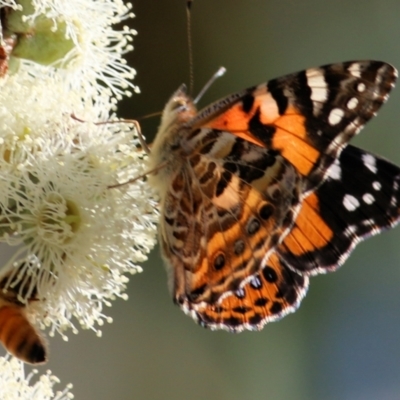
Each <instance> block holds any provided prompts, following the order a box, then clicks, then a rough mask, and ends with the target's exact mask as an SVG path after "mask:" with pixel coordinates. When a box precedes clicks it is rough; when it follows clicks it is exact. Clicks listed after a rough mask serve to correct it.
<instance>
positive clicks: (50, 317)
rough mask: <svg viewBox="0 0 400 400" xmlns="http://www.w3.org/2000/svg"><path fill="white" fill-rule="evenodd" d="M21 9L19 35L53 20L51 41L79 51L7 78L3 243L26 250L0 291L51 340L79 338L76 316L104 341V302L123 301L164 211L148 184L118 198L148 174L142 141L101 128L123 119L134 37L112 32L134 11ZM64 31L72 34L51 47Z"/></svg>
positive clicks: (61, 3) (0, 196) (0, 192)
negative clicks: (68, 333) (119, 104)
mask: <svg viewBox="0 0 400 400" xmlns="http://www.w3.org/2000/svg"><path fill="white" fill-rule="evenodd" d="M10 1H11V0H10ZM4 4H5V3H4V2H0V5H4ZM7 4H8V5H10V4H11V3H9V2H8V3H7ZM13 4H14V8H15V9H16V10H17V9H19V6H17V5H16V4H15V3H12V4H11V5H13ZM18 4H23V5H24V8H23V12H22V16H19V15H17V17H18V18H17V17H15V18H16V22H15V24H16V26H17V27H18V28H19V25H18V24H22V27H21V28H19V29H21V31H23V30H24V29H25V25H24V24H28V25H29V24H33V26H35V28H37V30H38V31H40V29H42V25H41V24H42V23H43V21H44V22H45V23H44V26H45V27H47V28H46V29H47V30H46V29H43V31H44V32H45V35H49V37H50V38H51V39H52V40H55V41H56V43H58V41H60V40H61V42H62V40H63V38H65V37H67V38H70V39H71V40H72V41H73V44H74V46H73V47H72V50H70V51H69V52H68V53H67V54H66V55H65V57H64V59H63V60H62V62H59V63H55V65H50V66H49V65H39V64H38V62H32V61H26V60H25V59H23V58H21V65H20V68H19V69H18V70H17V71H16V72H15V71H14V72H12V73H11V72H10V73H9V74H7V75H6V76H5V77H3V78H0V242H4V243H7V244H9V245H11V246H16V248H17V251H16V253H15V255H14V256H13V258H12V259H11V260H10V261H9V262H8V263H7V264H6V265H5V266H4V268H3V270H2V271H1V272H0V278H1V281H2V282H3V286H4V287H2V288H1V289H3V290H4V291H5V292H6V291H12V292H13V293H16V294H17V295H18V300H19V301H20V302H21V303H22V304H25V305H26V309H27V313H28V315H29V317H30V318H31V319H32V320H34V321H36V323H37V324H38V325H39V326H41V327H42V328H43V327H45V326H50V327H51V329H50V334H53V333H54V332H55V331H59V332H63V331H64V330H65V329H67V328H68V327H71V328H72V329H73V331H74V332H76V331H77V328H76V327H75V322H74V321H73V317H75V318H76V320H77V321H78V323H79V324H80V325H81V326H82V327H84V328H87V329H88V328H89V329H93V330H95V331H97V333H98V334H100V331H98V328H97V325H102V324H103V321H104V320H107V321H110V320H111V319H110V318H108V317H106V316H105V315H104V313H103V307H104V305H110V304H111V303H110V300H113V299H115V298H117V297H122V298H126V294H124V291H125V288H126V283H127V281H128V278H127V277H126V274H127V273H135V272H138V271H140V267H138V266H137V265H136V264H137V263H139V262H142V261H144V260H145V259H146V254H147V253H148V252H149V251H150V249H151V248H152V247H153V246H154V244H155V234H156V229H155V221H156V219H157V212H156V206H157V204H156V202H155V200H153V197H152V194H151V192H149V190H148V188H146V187H145V186H144V185H145V184H144V183H143V182H142V181H140V180H139V181H137V182H135V184H132V185H127V186H124V187H121V188H118V189H109V186H111V185H113V184H115V183H116V182H117V181H127V180H129V179H131V178H133V177H136V176H139V175H141V174H142V173H143V169H144V162H143V159H144V158H145V156H144V155H143V153H142V151H140V150H139V149H138V147H139V142H138V139H137V137H136V132H135V131H134V130H132V128H131V127H130V126H129V125H128V124H126V123H104V124H97V122H100V121H110V119H115V116H114V115H113V114H112V113H111V110H113V109H114V108H115V104H116V97H118V96H120V95H122V94H126V93H125V91H126V87H127V85H128V81H127V79H129V78H131V77H132V74H133V70H132V69H130V68H129V67H127V66H125V65H124V63H123V59H122V57H123V54H124V53H125V51H126V50H128V49H129V46H128V44H127V43H128V42H129V39H128V38H130V35H131V34H132V32H131V31H129V30H124V32H122V33H121V32H115V31H113V30H112V28H111V24H113V23H116V22H118V21H120V20H121V19H124V18H126V17H127V15H128V11H129V7H127V6H124V5H123V3H122V1H119V0H115V1H112V0H96V1H89V0H53V1H51V0H46V1H44V0H20V1H18ZM31 8H32V10H31ZM10 18H11V17H10ZM38 21H39V22H38ZM49 21H50V22H51V23H52V25H51V27H52V28H51V29H48V22H49ZM46 24H47V25H46ZM39 28H40V29H39ZM61 28H62V29H64V30H65V34H66V35H67V36H65V34H64V36H63V37H62V38H61V39H60V37H56V38H53V37H52V36H51V32H53V30H54V31H56V32H57V29H61ZM19 29H18V30H16V32H17V31H18V32H19ZM34 32H35V34H36V33H37V32H36V30H35V31H34ZM34 36H35V35H34ZM39 36H40V35H39ZM23 39H24V37H23V36H21V35H20V37H19V39H18V40H19V41H23ZM23 49H24V48H23ZM15 50H17V47H15ZM19 56H20V54H19ZM21 57H22V56H21ZM44 64H45V63H44ZM60 65H61V66H62V67H63V68H60ZM112 93H113V95H114V97H112V96H111V94H112ZM73 115H76V116H77V117H79V118H81V119H83V120H84V121H92V122H93V123H90V122H82V121H79V120H77V119H75V118H73Z"/></svg>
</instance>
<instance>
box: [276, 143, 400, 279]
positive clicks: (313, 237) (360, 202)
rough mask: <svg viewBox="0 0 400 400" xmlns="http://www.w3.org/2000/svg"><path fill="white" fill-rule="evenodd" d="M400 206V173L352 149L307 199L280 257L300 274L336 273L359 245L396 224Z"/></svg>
mask: <svg viewBox="0 0 400 400" xmlns="http://www.w3.org/2000/svg"><path fill="white" fill-rule="evenodd" d="M399 207H400V168H399V167H397V166H396V165H393V164H392V163H390V162H389V161H386V160H384V159H382V158H380V157H377V156H375V155H373V154H371V153H369V152H366V151H364V150H361V149H358V148H357V147H354V146H351V145H349V146H347V147H346V148H345V149H344V150H343V152H342V153H341V155H340V157H339V159H338V160H336V161H335V163H334V165H333V166H332V167H331V169H330V171H329V172H328V178H327V180H326V181H325V182H324V183H323V184H322V185H321V186H320V187H319V188H318V189H317V190H316V191H315V192H314V193H313V194H311V195H310V196H308V197H307V198H306V199H305V200H304V202H303V206H302V208H301V211H300V213H299V215H298V217H297V219H296V221H295V224H294V226H293V229H292V230H291V232H290V233H289V234H288V235H287V236H286V238H285V239H284V240H283V242H282V244H281V245H280V246H279V247H278V254H279V256H280V257H282V259H283V260H285V262H286V263H287V264H288V265H289V266H290V268H292V269H294V270H296V271H298V272H299V273H302V274H309V275H315V274H319V273H325V272H328V271H333V270H335V269H336V268H337V267H338V266H340V265H341V264H343V262H344V261H345V260H346V259H347V257H348V256H349V254H350V252H351V250H352V249H353V248H354V247H355V245H356V244H357V243H359V242H360V241H361V240H363V239H365V238H368V237H370V236H372V235H376V234H378V233H379V232H381V231H382V230H385V229H389V228H391V227H393V226H394V225H396V224H397V223H398V221H399V215H400V213H399Z"/></svg>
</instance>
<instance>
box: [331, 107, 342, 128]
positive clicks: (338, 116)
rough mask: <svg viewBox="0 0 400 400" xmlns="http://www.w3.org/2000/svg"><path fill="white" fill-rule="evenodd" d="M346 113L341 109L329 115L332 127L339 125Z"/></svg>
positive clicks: (332, 111) (335, 109) (333, 110)
mask: <svg viewBox="0 0 400 400" xmlns="http://www.w3.org/2000/svg"><path fill="white" fill-rule="evenodd" d="M343 116H344V111H343V110H342V109H341V108H334V109H332V110H331V112H330V113H329V117H328V121H329V123H330V124H331V125H337V124H338V123H339V122H340V121H341V120H342V118H343Z"/></svg>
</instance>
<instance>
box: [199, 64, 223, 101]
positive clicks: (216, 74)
mask: <svg viewBox="0 0 400 400" xmlns="http://www.w3.org/2000/svg"><path fill="white" fill-rule="evenodd" d="M225 72H226V68H225V67H219V69H218V71H217V72H216V73H215V74H214V75H213V76H212V77H211V79H210V80H209V81H208V82H207V83H206V84H205V85H204V86H203V89H201V90H200V93H199V94H198V95H197V96H196V98H195V99H194V100H193V103H194V104H197V103H198V102H199V101H200V99H201V98H202V97H203V95H204V93H205V92H206V91H207V90H208V88H209V87H210V86H211V85H212V84H213V83H214V82H215V81H216V80H217V79H218V78H220V77H221V76H222V75H224V74H225Z"/></svg>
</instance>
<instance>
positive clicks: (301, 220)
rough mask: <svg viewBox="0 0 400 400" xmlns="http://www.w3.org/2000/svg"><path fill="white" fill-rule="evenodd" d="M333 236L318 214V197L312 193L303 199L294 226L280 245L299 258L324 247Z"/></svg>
mask: <svg viewBox="0 0 400 400" xmlns="http://www.w3.org/2000/svg"><path fill="white" fill-rule="evenodd" d="M333 235H334V233H333V231H332V230H331V228H330V227H329V226H328V225H327V224H326V223H325V221H324V220H323V219H322V218H321V216H320V214H319V203H318V197H317V196H316V194H315V193H312V194H310V195H309V196H308V197H306V198H305V199H304V201H303V203H302V207H301V209H300V212H299V215H298V216H297V218H296V222H295V225H294V227H293V229H292V230H291V231H290V233H289V234H288V235H287V236H286V238H285V240H284V241H283V243H282V244H283V246H285V247H286V248H287V249H288V250H289V251H290V252H291V253H292V254H293V255H295V256H300V255H303V254H304V253H306V252H309V251H314V250H317V249H321V248H323V247H325V246H326V245H327V244H328V243H329V242H330V240H331V239H332V237H333Z"/></svg>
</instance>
